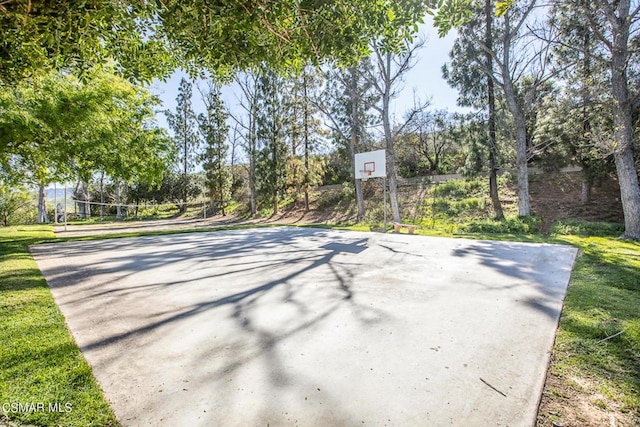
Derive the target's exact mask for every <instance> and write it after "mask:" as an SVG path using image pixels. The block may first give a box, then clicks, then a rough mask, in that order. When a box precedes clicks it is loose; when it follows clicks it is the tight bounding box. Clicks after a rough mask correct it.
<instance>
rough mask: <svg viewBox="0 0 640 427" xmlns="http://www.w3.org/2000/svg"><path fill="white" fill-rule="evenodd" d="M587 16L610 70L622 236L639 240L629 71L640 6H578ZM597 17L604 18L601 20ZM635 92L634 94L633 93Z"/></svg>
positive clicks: (602, 1)
mask: <svg viewBox="0 0 640 427" xmlns="http://www.w3.org/2000/svg"><path fill="white" fill-rule="evenodd" d="M578 6H579V7H580V8H581V10H582V11H583V12H584V14H585V16H586V17H587V19H588V21H589V24H590V27H591V29H592V31H593V32H594V34H595V36H596V37H597V38H598V40H600V42H601V43H602V45H603V46H604V52H605V53H604V55H603V58H602V60H603V61H604V62H605V64H606V65H607V66H608V68H609V71H610V81H609V84H610V88H611V94H612V98H613V103H612V105H611V114H612V118H613V129H614V131H613V139H614V146H613V147H612V149H613V158H614V160H615V164H616V171H617V174H618V182H619V184H620V195H621V200H622V209H623V212H624V222H625V232H624V235H623V237H625V238H629V239H634V240H640V186H639V185H638V170H637V168H636V164H635V160H634V153H633V144H634V142H635V141H636V138H637V134H636V129H635V127H634V120H633V109H634V103H637V99H638V96H639V93H638V91H637V87H634V86H631V87H630V75H629V71H630V69H632V68H633V67H632V64H633V61H634V60H636V61H637V59H638V54H640V49H638V43H637V41H638V37H639V34H638V31H640V23H639V22H638V16H639V14H640V4H637V2H635V4H633V6H632V1H631V0H619V1H608V0H593V1H588V2H587V1H583V2H580V3H579V4H578ZM599 16H604V17H605V18H606V19H604V20H600V19H598V17H599ZM634 92H635V93H634Z"/></svg>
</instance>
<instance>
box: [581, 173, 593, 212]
mask: <svg viewBox="0 0 640 427" xmlns="http://www.w3.org/2000/svg"><path fill="white" fill-rule="evenodd" d="M580 203H582V204H583V205H588V204H589V203H591V180H589V179H588V178H587V177H586V176H585V175H584V174H583V176H582V191H581V194H580Z"/></svg>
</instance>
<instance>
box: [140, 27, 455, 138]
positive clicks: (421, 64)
mask: <svg viewBox="0 0 640 427" xmlns="http://www.w3.org/2000/svg"><path fill="white" fill-rule="evenodd" d="M425 21H426V22H425V24H422V25H421V27H420V34H421V35H422V36H423V37H426V39H427V42H426V43H425V45H424V46H423V47H422V49H421V50H419V51H418V55H417V56H418V60H417V62H416V65H415V67H414V68H413V69H411V70H410V71H409V72H408V73H407V75H406V78H405V81H404V83H403V86H404V89H403V90H402V92H401V94H400V95H399V96H398V98H397V99H396V100H395V101H394V102H393V106H392V109H393V110H392V111H393V113H394V114H395V115H396V116H397V117H398V118H400V117H402V116H403V114H404V113H405V112H406V111H407V110H409V109H410V108H411V107H412V106H413V103H414V94H415V96H417V97H418V98H419V99H420V100H426V99H429V98H431V108H433V109H440V108H443V109H448V110H450V111H459V110H461V109H460V108H459V107H457V105H456V99H457V97H458V92H457V90H455V89H453V88H451V87H449V85H448V84H447V82H446V81H444V80H443V79H442V71H441V67H442V65H444V64H445V63H446V62H447V61H448V59H449V51H450V50H451V47H452V45H453V42H454V40H455V32H454V31H452V32H451V33H450V34H449V35H448V36H447V37H445V38H439V37H438V35H437V33H436V31H435V29H434V28H433V26H432V25H431V20H430V17H429V16H427V18H426V19H425ZM183 76H184V73H182V72H180V71H178V72H175V73H174V74H173V75H172V76H171V78H170V79H169V80H167V81H166V82H156V83H154V84H153V85H152V87H151V91H152V92H153V93H154V94H156V95H158V96H159V97H160V99H161V100H162V102H163V105H162V108H161V109H163V110H166V109H168V110H174V109H175V105H176V97H177V95H178V85H179V84H180V79H181V78H182V77H183ZM200 86H201V87H202V88H203V89H204V87H205V85H204V84H202V83H201V85H200ZM199 98H200V95H199V93H198V91H197V90H195V88H194V97H193V105H194V109H195V110H196V112H201V111H203V106H202V102H201V101H200V100H199ZM223 98H224V101H225V103H226V104H227V106H228V107H229V108H230V109H231V110H232V111H235V110H236V108H237V104H238V98H237V95H236V94H235V93H234V90H233V87H232V86H231V87H225V88H223ZM157 117H158V122H159V124H160V125H161V126H163V127H167V123H166V119H165V117H164V115H163V114H157Z"/></svg>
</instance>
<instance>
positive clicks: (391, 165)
mask: <svg viewBox="0 0 640 427" xmlns="http://www.w3.org/2000/svg"><path fill="white" fill-rule="evenodd" d="M385 55H386V56H385V60H386V64H385V65H386V69H385V73H386V75H385V76H384V77H385V80H386V81H385V82H384V89H385V91H384V93H383V94H382V125H383V128H384V139H385V142H386V153H385V155H386V160H387V178H388V180H389V201H390V202H391V216H392V218H393V221H394V222H402V221H401V219H400V208H399V206H398V183H397V181H396V180H397V175H396V156H395V150H394V149H393V134H392V132H391V123H390V117H389V114H390V112H389V103H390V101H391V93H390V90H391V79H390V76H389V73H390V72H391V54H390V53H387V54H385Z"/></svg>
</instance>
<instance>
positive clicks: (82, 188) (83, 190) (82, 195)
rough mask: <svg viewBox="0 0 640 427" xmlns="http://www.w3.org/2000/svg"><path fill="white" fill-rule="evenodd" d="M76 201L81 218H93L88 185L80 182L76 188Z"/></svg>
mask: <svg viewBox="0 0 640 427" xmlns="http://www.w3.org/2000/svg"><path fill="white" fill-rule="evenodd" d="M76 199H77V205H78V209H79V215H80V218H84V219H89V218H91V205H90V203H89V184H88V183H86V182H84V181H78V185H77V186H76Z"/></svg>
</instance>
